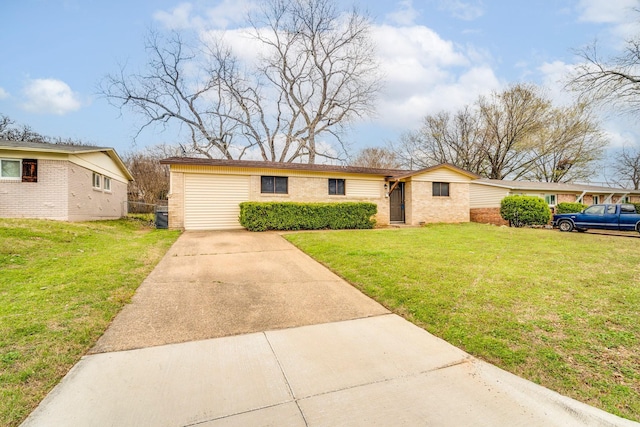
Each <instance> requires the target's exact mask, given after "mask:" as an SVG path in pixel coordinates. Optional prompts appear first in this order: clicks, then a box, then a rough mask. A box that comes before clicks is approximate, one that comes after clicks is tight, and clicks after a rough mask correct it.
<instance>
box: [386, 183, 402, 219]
mask: <svg viewBox="0 0 640 427" xmlns="http://www.w3.org/2000/svg"><path fill="white" fill-rule="evenodd" d="M392 186H393V184H392ZM389 207H390V209H391V211H390V215H389V221H391V222H404V182H399V183H398V185H396V187H395V188H394V189H393V191H392V192H391V194H389Z"/></svg>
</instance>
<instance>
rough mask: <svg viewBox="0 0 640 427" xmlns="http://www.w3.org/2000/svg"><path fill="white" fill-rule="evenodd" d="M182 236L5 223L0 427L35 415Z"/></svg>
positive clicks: (140, 227)
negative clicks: (48, 395) (171, 246)
mask: <svg viewBox="0 0 640 427" xmlns="http://www.w3.org/2000/svg"><path fill="white" fill-rule="evenodd" d="M177 237H178V233H177V232H173V231H166V230H153V229H151V228H150V227H149V226H148V224H147V223H146V222H144V221H140V220H135V219H122V220H117V221H96V222H87V223H65V222H57V221H41V220H20V219H15V220H13V219H0V301H1V304H0V425H9V426H13V425H18V424H19V423H20V422H21V421H22V420H23V419H24V418H25V417H26V416H27V415H28V414H29V413H30V412H31V411H32V410H33V409H34V408H35V406H36V405H37V404H38V403H39V402H40V400H41V399H42V398H43V397H44V396H45V395H46V394H47V393H48V392H49V390H51V388H52V387H53V386H54V385H55V384H56V383H57V382H58V381H59V380H60V379H61V378H62V377H63V376H64V375H65V374H66V373H67V371H68V370H69V369H70V368H71V367H72V366H73V365H74V364H75V363H76V362H77V361H78V360H79V359H80V357H81V356H82V355H83V354H84V353H86V351H87V350H88V349H89V348H91V347H92V345H93V344H94V343H95V341H96V340H97V339H98V338H99V337H100V335H102V333H103V332H104V330H105V329H106V327H107V326H108V324H109V322H110V321H111V319H112V318H113V317H114V316H115V315H116V314H117V313H118V311H119V310H120V309H121V308H122V306H123V305H124V304H126V303H127V302H128V301H129V300H130V298H131V296H132V295H133V293H134V291H135V290H136V288H137V287H138V285H139V284H140V283H141V282H142V281H143V280H144V278H145V277H146V275H147V274H148V273H149V272H150V271H151V270H152V269H153V267H154V266H155V265H156V264H157V263H158V261H159V260H160V258H161V257H162V256H163V255H164V253H165V252H166V250H167V249H168V248H169V246H170V245H171V244H172V243H173V242H174V241H175V239H176V238H177Z"/></svg>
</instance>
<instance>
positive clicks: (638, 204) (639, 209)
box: [631, 203, 640, 213]
mask: <svg viewBox="0 0 640 427" xmlns="http://www.w3.org/2000/svg"><path fill="white" fill-rule="evenodd" d="M631 204H632V205H635V206H636V212H638V213H640V203H631Z"/></svg>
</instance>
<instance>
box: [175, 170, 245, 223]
mask: <svg viewBox="0 0 640 427" xmlns="http://www.w3.org/2000/svg"><path fill="white" fill-rule="evenodd" d="M248 200H249V177H248V176H241V175H237V176H234V175H204V174H185V192H184V204H185V209H184V216H185V218H184V228H185V230H224V229H234V228H242V226H241V225H240V222H239V221H238V216H239V215H240V206H239V205H240V203H241V202H246V201H248Z"/></svg>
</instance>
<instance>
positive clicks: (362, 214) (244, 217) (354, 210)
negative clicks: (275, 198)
mask: <svg viewBox="0 0 640 427" xmlns="http://www.w3.org/2000/svg"><path fill="white" fill-rule="evenodd" d="M377 211H378V205H376V204H375V203H367V202H363V203H355V202H354V203H352V202H345V203H297V202H243V203H240V224H241V225H242V226H243V227H245V228H246V229H247V230H249V231H266V230H322V229H334V230H337V229H348V228H373V227H374V225H375V219H373V218H372V217H373V216H374V215H375V214H376V213H377Z"/></svg>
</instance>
